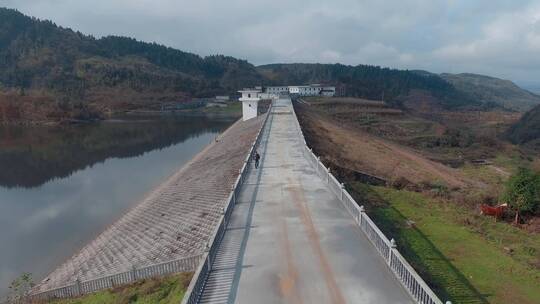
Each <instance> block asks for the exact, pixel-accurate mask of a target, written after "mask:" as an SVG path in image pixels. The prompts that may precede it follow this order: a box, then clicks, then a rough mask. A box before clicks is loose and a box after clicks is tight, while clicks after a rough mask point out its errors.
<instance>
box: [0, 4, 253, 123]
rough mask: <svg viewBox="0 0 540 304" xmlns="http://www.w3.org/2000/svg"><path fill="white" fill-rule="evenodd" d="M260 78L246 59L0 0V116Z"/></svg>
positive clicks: (172, 94) (51, 112)
mask: <svg viewBox="0 0 540 304" xmlns="http://www.w3.org/2000/svg"><path fill="white" fill-rule="evenodd" d="M262 82H263V80H262V76H261V75H259V73H258V72H257V71H256V69H255V67H254V66H253V65H251V64H250V63H248V62H247V61H245V60H239V59H236V58H233V57H227V56H221V55H216V56H208V57H204V58H203V57H201V56H198V55H195V54H191V53H186V52H182V51H179V50H176V49H173V48H169V47H165V46H162V45H158V44H155V43H144V42H140V41H136V40H134V39H131V38H125V37H114V36H110V37H104V38H101V39H96V38H94V37H92V36H88V35H83V34H82V33H80V32H75V31H73V30H71V29H66V28H62V27H59V26H57V25H55V24H54V23H52V22H50V21H42V20H38V19H35V18H30V17H27V16H25V15H23V14H21V13H19V12H18V11H16V10H11V9H5V8H0V121H10V120H14V121H17V120H51V119H59V118H62V117H64V116H70V115H78V116H84V115H87V114H88V113H89V112H93V113H99V112H103V111H104V110H107V109H112V110H115V109H118V108H133V107H140V106H145V105H148V104H152V103H160V102H167V101H182V100H187V99H189V98H190V97H200V96H212V95H215V94H223V93H231V92H235V91H236V90H237V89H238V88H239V87H242V86H249V85H260V84H261V83H262ZM73 113H76V114H73ZM77 113H78V114H77ZM81 118H82V117H81Z"/></svg>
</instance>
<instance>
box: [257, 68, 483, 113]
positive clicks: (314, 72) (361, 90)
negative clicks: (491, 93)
mask: <svg viewBox="0 0 540 304" xmlns="http://www.w3.org/2000/svg"><path fill="white" fill-rule="evenodd" d="M257 69H258V70H259V72H260V73H261V74H263V75H264V76H265V77H267V78H268V79H270V80H271V81H273V82H274V83H276V84H286V83H333V84H336V85H338V86H339V87H341V89H342V90H344V91H345V94H346V95H347V96H352V97H360V98H367V99H375V100H380V99H381V98H384V100H385V101H390V102H393V103H395V104H397V105H401V104H402V103H403V102H405V101H407V100H408V99H409V97H410V96H409V95H410V93H411V92H412V91H421V92H423V93H424V94H426V95H429V96H430V97H433V98H432V99H433V100H434V101H435V102H436V103H439V104H440V105H442V106H444V107H447V108H456V107H460V106H474V105H480V103H478V102H476V101H475V100H474V99H472V98H471V97H470V96H468V95H467V94H465V93H463V92H461V91H459V90H456V88H455V87H454V86H453V85H451V84H450V83H448V82H446V81H445V80H443V79H442V78H440V77H439V76H438V75H435V74H431V73H425V74H420V73H417V72H414V71H408V70H396V69H389V68H381V67H378V66H369V65H357V66H347V65H342V64H304V63H294V64H270V65H263V66H259V67H257Z"/></svg>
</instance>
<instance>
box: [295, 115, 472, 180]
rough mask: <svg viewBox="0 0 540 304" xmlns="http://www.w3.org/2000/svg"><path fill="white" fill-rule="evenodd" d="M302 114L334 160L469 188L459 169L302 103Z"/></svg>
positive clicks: (311, 136)
mask: <svg viewBox="0 0 540 304" xmlns="http://www.w3.org/2000/svg"><path fill="white" fill-rule="evenodd" d="M297 108H298V109H299V118H300V120H301V121H302V126H303V128H304V132H305V134H306V136H307V137H308V140H309V142H310V143H312V144H313V146H314V147H316V149H317V150H318V151H317V154H319V155H322V156H323V157H324V158H326V160H327V161H329V162H332V163H334V164H345V163H346V164H350V168H351V169H354V170H358V171H361V172H366V173H369V174H373V175H376V176H379V177H382V178H384V179H387V180H389V181H393V180H397V179H400V178H401V179H402V178H406V179H407V180H409V181H410V182H413V183H415V184H437V183H440V184H443V185H445V186H447V187H449V188H465V187H467V186H468V185H470V184H471V181H470V180H468V179H466V178H465V177H464V176H462V175H461V174H460V173H459V172H458V171H457V170H455V169H452V168H450V167H447V166H445V165H443V164H440V163H437V162H434V161H431V160H429V159H427V158H425V157H423V156H422V155H420V154H419V153H416V152H415V151H414V150H412V149H409V148H406V147H402V146H399V145H396V144H394V143H391V142H388V141H386V140H383V139H380V138H376V137H374V136H372V135H370V134H368V133H366V132H363V131H360V130H357V129H352V128H350V127H348V126H345V125H340V123H339V122H337V121H334V120H332V119H330V118H328V117H325V116H323V115H320V114H319V113H316V112H315V111H312V110H310V106H307V105H299V106H298V107H297Z"/></svg>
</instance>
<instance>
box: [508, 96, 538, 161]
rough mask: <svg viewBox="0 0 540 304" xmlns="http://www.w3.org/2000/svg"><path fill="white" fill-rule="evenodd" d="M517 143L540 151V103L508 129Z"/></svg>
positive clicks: (513, 140) (511, 137)
mask: <svg viewBox="0 0 540 304" xmlns="http://www.w3.org/2000/svg"><path fill="white" fill-rule="evenodd" d="M508 137H509V139H510V140H511V141H512V142H514V143H515V144H521V145H527V146H530V147H533V148H535V149H538V150H539V151H540V105H538V106H536V107H534V108H533V109H531V110H530V111H528V112H527V113H525V114H524V115H523V117H521V119H520V120H519V121H518V122H517V123H516V124H514V125H513V126H512V127H511V128H510V130H508Z"/></svg>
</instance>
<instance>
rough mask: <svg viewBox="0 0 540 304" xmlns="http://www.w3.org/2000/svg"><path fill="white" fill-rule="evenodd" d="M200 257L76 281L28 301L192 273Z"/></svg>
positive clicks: (73, 295) (31, 296)
mask: <svg viewBox="0 0 540 304" xmlns="http://www.w3.org/2000/svg"><path fill="white" fill-rule="evenodd" d="M201 256H202V254H198V255H194V256H190V257H185V258H181V259H176V260H172V261H167V262H163V263H159V264H154V265H149V266H145V267H141V268H135V267H134V268H133V269H131V270H129V271H124V272H119V273H116V274H112V275H108V276H104V277H100V278H96V279H92V280H86V281H80V280H77V281H75V282H74V283H73V284H70V285H66V286H61V287H57V288H53V289H49V290H45V291H41V292H38V293H35V294H31V295H30V296H29V298H30V300H51V299H59V298H68V297H77V296H81V295H84V294H87V293H91V292H95V291H98V290H102V289H107V288H113V287H116V286H120V285H124V284H128V283H131V282H135V281H138V280H142V279H148V278H153V277H158V276H164V275H168V274H173V273H179V272H187V271H194V270H195V268H196V267H197V265H198V264H199V261H200V259H201Z"/></svg>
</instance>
